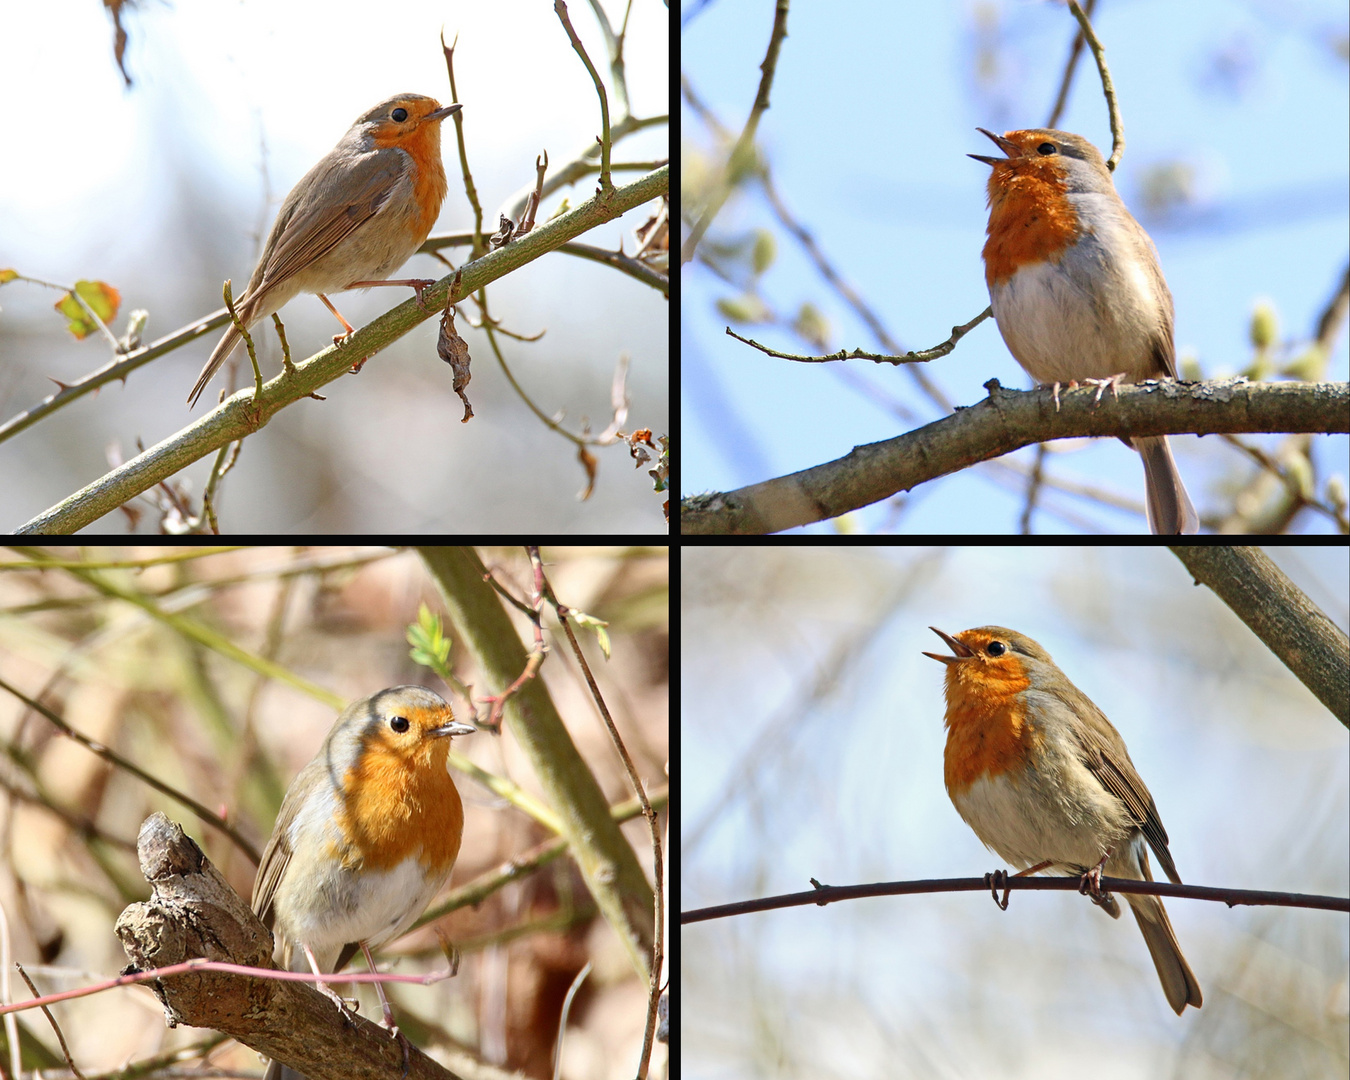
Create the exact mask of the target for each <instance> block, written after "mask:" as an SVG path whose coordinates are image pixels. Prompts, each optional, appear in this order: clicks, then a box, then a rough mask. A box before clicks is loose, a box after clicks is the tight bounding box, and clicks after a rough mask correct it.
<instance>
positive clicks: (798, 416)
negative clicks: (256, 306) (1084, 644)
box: [680, 0, 1350, 640]
mask: <svg viewBox="0 0 1350 1080" xmlns="http://www.w3.org/2000/svg"><path fill="white" fill-rule="evenodd" d="M681 13H682V18H683V24H682V31H681V53H682V55H681V61H680V63H681V75H682V78H683V79H684V80H685V87H686V89H685V91H684V94H683V97H682V101H681V107H682V111H683V116H684V124H683V127H682V138H683V140H684V149H685V154H684V166H683V176H684V184H685V186H686V187H687V188H688V189H689V190H690V191H691V192H692V193H693V198H697V193H698V192H699V190H700V188H699V184H700V181H705V180H706V179H707V175H708V170H709V169H710V168H711V167H712V165H713V164H715V163H716V162H717V161H720V160H721V156H719V155H725V153H726V143H725V141H724V140H725V139H726V138H727V135H726V130H727V129H729V130H730V132H731V133H732V137H734V136H735V135H736V134H739V132H740V130H741V128H742V126H743V125H744V124H745V122H746V117H747V115H748V114H749V111H750V109H751V106H752V103H753V102H754V99H755V92H756V89H757V87H758V85H759V80H760V78H761V73H760V70H759V64H760V63H761V62H762V60H763V59H764V52H765V49H766V47H767V45H768V41H769V37H770V30H771V29H772V25H773V15H774V11H773V5H772V4H768V3H759V4H731V3H702V2H699V0H687V2H686V3H684V4H683V5H682V7H681ZM1093 25H1094V26H1095V27H1096V31H1097V34H1098V36H1099V37H1100V38H1101V39H1102V42H1103V43H1104V45H1105V48H1106V59H1107V62H1108V64H1109V65H1110V68H1111V76H1112V79H1113V81H1114V84H1115V88H1116V93H1117V96H1118V100H1119V105H1120V110H1121V113H1122V115H1123V122H1124V128H1125V132H1124V135H1125V143H1126V145H1125V153H1124V156H1123V158H1122V159H1121V163H1120V167H1119V169H1118V170H1117V172H1116V174H1115V184H1116V187H1117V189H1118V190H1119V191H1120V194H1121V197H1122V198H1123V199H1124V200H1125V203H1126V205H1127V206H1129V208H1130V210H1131V212H1132V213H1133V214H1134V215H1135V216H1136V217H1137V218H1138V219H1139V221H1140V223H1141V224H1142V225H1143V226H1144V228H1145V229H1147V230H1148V232H1149V234H1150V235H1151V236H1152V238H1153V240H1154V243H1155V244H1156V245H1157V247H1158V251H1159V257H1160V259H1161V262H1162V268H1163V272H1164V273H1165V274H1166V276H1167V281H1168V284H1169V286H1170V287H1171V291H1172V295H1173V297H1174V298H1175V301H1176V346H1177V361H1178V364H1179V366H1180V368H1181V371H1182V374H1183V375H1184V377H1185V378H1187V379H1195V378H1206V379H1212V378H1218V377H1222V376H1233V375H1238V374H1241V375H1246V376H1247V377H1248V378H1251V379H1271V378H1293V377H1297V378H1300V379H1305V380H1318V379H1335V380H1343V379H1345V378H1346V362H1347V356H1350V350H1348V349H1347V345H1346V340H1347V339H1346V333H1345V326H1344V323H1345V310H1346V308H1345V305H1346V298H1345V293H1344V291H1343V290H1344V289H1345V288H1346V236H1347V230H1348V229H1350V170H1348V169H1347V162H1350V95H1347V93H1346V74H1347V58H1350V20H1348V18H1347V7H1346V5H1345V4H1344V3H1342V2H1340V0H1309V2H1306V3H1299V4H1272V3H1247V4H1233V3H1226V2H1223V0H1194V2H1192V3H1186V4H1174V3H1169V2H1167V0H1131V2H1130V3H1100V4H1098V5H1097V6H1096V13H1095V15H1094V16H1093ZM1077 28H1078V25H1077V23H1076V22H1075V21H1074V19H1073V17H1072V15H1070V14H1069V11H1068V9H1067V7H1066V6H1065V5H1064V4H1060V3H1026V2H1018V0H979V2H974V0H971V2H966V3H954V4H896V3H878V2H876V0H838V2H835V3H830V4H796V5H793V7H792V9H791V13H790V15H789V18H788V37H787V40H786V41H785V42H784V43H783V48H782V52H781V54H780V56H779V57H778V64H777V69H776V77H775V79H774V84H773V91H772V98H771V100H772V107H771V108H770V109H769V110H768V111H767V112H766V113H765V114H764V115H763V117H762V119H761V121H760V124H759V127H758V129H757V144H756V150H757V153H758V154H759V155H760V161H761V163H762V164H763V166H764V167H765V168H766V169H768V170H769V172H770V176H771V178H772V185H773V192H774V197H773V198H772V199H771V198H769V197H768V196H767V195H766V192H765V185H763V184H761V183H760V182H759V181H758V179H757V174H755V173H753V172H752V171H751V170H749V169H747V170H746V171H745V174H744V176H743V183H742V184H741V185H740V186H738V187H737V188H736V190H735V192H734V193H733V195H732V197H731V198H730V199H729V200H728V201H727V203H726V205H725V206H724V207H723V209H722V211H721V213H720V214H719V215H718V218H717V221H716V222H715V224H714V227H713V229H711V230H710V231H709V233H708V235H707V237H706V238H705V241H704V244H703V246H702V249H701V251H700V256H701V258H702V259H703V260H706V261H702V262H699V263H697V264H692V265H691V266H690V267H689V268H688V269H687V270H686V271H685V273H684V275H683V279H682V281H681V286H682V288H683V289H684V293H683V295H684V297H685V299H686V301H687V302H686V303H685V304H684V307H683V309H682V313H681V330H680V334H681V352H680V365H681V376H682V378H681V384H680V386H681V397H682V404H681V415H682V416H683V417H684V420H685V423H686V425H687V430H688V432H689V435H690V437H689V438H687V439H686V440H685V446H687V447H688V454H687V455H686V457H685V458H684V459H683V461H682V465H683V466H684V468H685V472H684V474H683V493H684V494H692V493H695V492H706V491H710V490H729V489H734V488H738V487H741V486H742V485H745V484H750V483H755V482H757V481H761V480H766V479H769V478H772V477H776V476H782V475H785V474H788V473H791V472H795V471H797V470H799V469H805V468H809V467H811V466H814V465H818V464H821V463H823V462H828V461H833V460H834V459H836V458H839V457H842V456H843V455H845V454H847V453H848V452H849V451H850V450H851V449H852V448H853V447H854V446H855V445H858V444H866V443H872V442H877V441H881V440H884V439H890V438H894V437H895V436H897V435H900V434H902V433H904V432H907V431H912V430H914V429H916V428H918V427H920V426H922V425H924V424H927V423H930V422H932V421H934V420H936V419H938V418H939V417H941V416H944V415H946V414H947V413H948V412H950V410H951V408H952V407H954V406H961V405H973V404H975V403H976V402H978V401H981V400H983V399H984V397H985V396H986V392H985V390H984V387H983V384H984V383H985V382H986V381H987V380H989V379H991V378H997V379H998V380H999V381H1000V382H1001V383H1002V385H1003V386H1005V387H1009V388H1012V389H1018V390H1020V389H1025V388H1027V387H1028V386H1030V380H1029V378H1028V376H1027V375H1026V373H1025V372H1023V370H1022V369H1021V368H1020V367H1019V366H1018V365H1017V363H1016V361H1014V360H1013V358H1012V356H1011V355H1010V354H1009V352H1008V350H1007V348H1006V347H1005V346H1004V344H1003V339H1002V338H1001V337H1000V336H999V332H998V328H997V327H996V326H995V325H994V323H993V321H992V320H987V321H986V322H983V323H981V324H980V325H979V326H977V327H976V328H975V329H974V330H972V331H971V332H970V333H969V334H967V335H966V336H965V337H964V338H963V339H962V340H961V341H960V343H959V344H958V345H957V347H956V349H955V351H954V352H952V353H951V354H950V355H948V356H945V357H942V358H941V359H938V360H935V361H932V362H929V363H926V364H917V365H908V366H906V367H903V368H895V367H892V366H891V365H889V364H872V363H869V362H867V361H850V362H848V363H830V364H799V363H791V362H788V361H784V360H779V359H776V358H774V357H770V356H766V355H764V354H762V353H760V352H757V351H756V350H754V349H751V348H748V347H747V346H745V345H742V344H741V343H740V342H738V341H736V340H734V339H732V338H729V337H727V336H726V333H725V328H726V326H727V325H728V324H730V325H731V327H732V329H734V330H735V331H736V332H738V333H740V334H742V335H744V336H748V337H752V338H754V339H755V340H757V341H759V342H761V343H763V344H765V345H767V346H768V347H770V348H773V349H779V350H782V351H785V352H789V353H806V354H823V353H829V352H834V351H836V350H838V349H841V348H846V349H853V348H855V347H857V348H862V349H865V350H878V349H879V348H880V346H879V341H881V338H880V336H879V328H880V332H883V333H885V334H886V335H888V336H889V338H890V339H891V340H892V341H894V342H895V344H896V347H897V348H898V349H900V350H907V349H927V348H932V347H933V346H936V345H938V344H939V343H941V342H943V341H946V340H947V338H948V337H949V336H950V334H951V332H952V327H953V326H959V325H962V324H964V323H967V322H969V321H970V320H972V319H974V318H975V317H976V316H977V315H979V314H980V312H982V311H983V310H984V309H985V308H986V307H987V306H988V304H989V293H988V290H987V288H986V287H985V281H984V265H983V263H982V262H981V259H980V251H981V248H982V247H983V246H984V241H985V235H984V233H985V226H986V224H987V223H988V211H987V210H986V209H985V188H986V185H987V183H988V180H989V168H988V166H986V165H983V164H981V163H980V162H978V161H972V160H970V158H968V157H966V155H967V154H987V153H989V152H990V151H989V148H990V146H991V145H992V144H991V143H990V142H989V140H988V139H986V138H985V137H984V136H983V135H981V134H980V133H979V132H977V131H976V130H975V128H976V126H977V125H978V126H980V127H985V128H988V129H990V130H991V131H1005V130H1009V129H1015V128H1032V127H1045V126H1047V118H1048V117H1049V116H1050V113H1051V109H1052V106H1053V105H1054V103H1055V101H1056V98H1057V96H1058V94H1059V92H1060V89H1061V86H1062V83H1063V80H1064V73H1065V70H1066V68H1067V66H1068V59H1069V55H1070V45H1071V43H1072V41H1073V37H1074V35H1075V33H1076V32H1077ZM1055 126H1057V127H1059V128H1062V129H1065V130H1068V131H1073V132H1077V133H1078V134H1080V135H1082V136H1084V137H1085V138H1087V139H1089V140H1090V141H1092V142H1093V143H1094V144H1095V145H1096V146H1098V147H1100V148H1102V149H1103V152H1104V153H1106V154H1109V153H1110V145H1111V131H1110V126H1109V123H1108V118H1107V111H1106V105H1105V102H1104V100H1103V97H1102V91H1101V80H1100V77H1099V75H1098V74H1097V68H1096V64H1095V62H1094V61H1093V59H1092V56H1091V54H1090V53H1089V52H1088V51H1087V50H1086V49H1085V50H1084V51H1083V53H1082V56H1081V58H1080V60H1079V62H1078V65H1077V67H1076V69H1075V76H1074V79H1073V82H1072V86H1071V89H1070V92H1069V94H1068V96H1067V103H1066V108H1065V110H1064V111H1063V114H1062V115H1061V116H1060V119H1059V121H1058V123H1057V124H1056V125H1055ZM691 201H692V199H691ZM795 230H801V231H803V232H805V233H806V234H807V235H809V237H810V238H811V240H812V241H813V243H814V245H815V249H818V250H819V252H820V253H821V254H820V258H821V259H823V260H824V261H826V262H827V263H828V265H829V267H830V268H831V269H832V270H833V271H834V272H835V273H836V274H837V275H838V277H839V278H840V279H842V281H843V283H844V285H843V286H836V284H835V283H834V282H832V281H830V280H827V279H826V278H825V275H824V274H823V272H822V270H821V268H820V266H819V265H818V263H817V261H816V259H817V256H816V255H815V251H814V250H812V249H808V248H807V246H806V245H805V244H804V243H803V242H802V241H801V239H800V237H799V236H798V235H797V233H796V231H795ZM846 289H848V290H852V291H851V292H846V291H845V290H846ZM855 296H856V297H857V298H858V300H857V302H855V300H854V297H855ZM1338 297H1339V303H1338V304H1337V303H1335V302H1334V301H1336V300H1337V298H1338ZM861 306H865V309H866V311H867V312H868V313H869V314H870V315H871V316H872V318H873V320H874V321H872V322H869V321H868V320H867V319H865V318H864V316H863V313H862V312H861V311H860V307H861ZM1324 314H1329V324H1328V325H1329V326H1330V327H1331V334H1330V342H1331V347H1330V348H1328V349H1326V350H1323V351H1318V350H1315V349H1314V348H1312V342H1313V340H1314V339H1315V338H1316V336H1317V334H1318V333H1319V329H1320V325H1321V323H1320V321H1321V319H1322V317H1323V315H1324ZM1258 343H1259V344H1258ZM881 351H887V350H884V349H882V350H881ZM1239 441H1240V443H1241V445H1242V446H1245V447H1254V448H1257V449H1259V450H1261V451H1263V452H1265V453H1267V454H1271V455H1274V456H1277V457H1279V458H1280V460H1281V461H1282V462H1284V463H1286V464H1288V466H1289V468H1290V469H1292V470H1294V471H1296V472H1298V473H1299V475H1305V476H1306V477H1307V478H1311V490H1314V491H1316V492H1318V493H1319V494H1320V495H1322V496H1323V497H1324V498H1325V499H1326V500H1327V501H1328V502H1332V503H1339V502H1341V501H1342V500H1340V499H1338V498H1335V497H1333V496H1332V495H1331V494H1330V492H1329V491H1328V490H1327V489H1328V488H1329V487H1332V486H1333V485H1334V486H1336V487H1339V485H1340V484H1341V483H1342V480H1341V478H1343V477H1344V474H1345V471H1346V462H1347V460H1350V442H1347V440H1346V438H1345V437H1344V436H1343V435H1335V436H1317V437H1312V438H1309V439H1302V438H1297V439H1295V438H1286V437H1284V436H1281V435H1244V436H1242V437H1241V439H1240V440H1239ZM1172 445H1173V449H1174V452H1175V454H1176V458H1177V465H1178V468H1179V469H1180V470H1181V474H1182V476H1183V477H1184V478H1185V482H1186V486H1187V488H1188V490H1189V491H1190V495H1191V498H1192V500H1193V501H1194V502H1195V505H1196V509H1197V510H1198V511H1199V512H1200V514H1201V516H1202V517H1205V516H1206V515H1209V522H1210V524H1211V525H1213V524H1214V523H1215V522H1216V521H1219V520H1223V521H1226V522H1227V523H1228V524H1229V525H1230V526H1231V528H1232V529H1233V531H1238V530H1241V531H1258V532H1277V531H1281V530H1283V529H1284V528H1285V527H1286V525H1288V527H1289V528H1290V529H1292V530H1293V531H1298V532H1317V533H1335V532H1337V531H1338V530H1337V523H1336V520H1335V516H1334V515H1333V514H1325V513H1319V512H1311V513H1310V512H1301V513H1299V514H1297V516H1296V517H1295V519H1294V520H1293V521H1292V522H1288V521H1287V520H1286V519H1285V517H1283V516H1282V515H1281V509H1282V506H1281V498H1282V492H1283V490H1284V488H1283V485H1281V484H1266V483H1262V482H1261V481H1260V477H1261V468H1260V465H1259V464H1258V463H1256V462H1254V461H1253V460H1252V458H1251V456H1249V454H1248V453H1247V452H1245V451H1244V450H1243V449H1240V448H1239V446H1238V444H1236V443H1230V442H1228V441H1226V440H1224V439H1222V438H1216V437H1209V438H1204V439H1200V438H1196V437H1194V436H1180V437H1177V438H1174V439H1173V440H1172ZM1051 447H1052V449H1051V451H1050V456H1049V458H1048V460H1046V461H1045V462H1044V473H1045V479H1046V482H1047V485H1048V487H1047V488H1046V489H1043V490H1042V491H1040V493H1039V501H1038V503H1037V510H1038V512H1037V513H1036V514H1035V515H1034V517H1033V519H1032V522H1031V526H1032V531H1035V532H1037V533H1084V532H1090V533H1113V532H1114V533H1122V532H1132V533H1138V532H1145V531H1147V527H1146V525H1145V524H1144V519H1143V491H1144V488H1143V476H1142V470H1141V468H1140V464H1139V459H1138V456H1137V455H1134V454H1131V453H1130V452H1129V451H1127V450H1126V449H1125V447H1123V446H1122V445H1121V444H1120V443H1119V442H1116V441H1114V440H1111V439H1074V440H1059V441H1057V442H1055V443H1053V444H1051ZM1036 455H1037V451H1036V450H1035V449H1034V448H1028V449H1024V450H1020V451H1018V452H1017V453H1016V454H1012V455H1008V456H1005V457H1002V458H999V459H998V460H996V461H992V462H988V463H985V464H982V465H980V466H978V467H976V468H970V469H965V470H963V471H962V472H960V473H958V474H955V475H950V476H944V477H942V478H941V479H940V480H937V481H935V482H931V483H927V484H924V485H922V486H921V487H920V488H918V489H916V490H914V491H912V492H901V493H899V494H897V495H896V496H894V497H893V498H891V499H888V500H885V501H884V502H882V503H878V504H875V505H872V506H869V507H867V508H866V509H863V510H859V511H857V512H855V513H854V514H852V515H849V517H848V518H847V519H845V520H843V521H829V522H821V523H818V524H814V525H810V526H807V528H806V531H810V532H814V533H822V534H829V533H834V532H836V531H847V532H866V533H870V532H882V533H890V532H899V533H929V534H939V535H947V534H969V533H989V532H995V533H1010V532H1016V531H1019V530H1020V529H1021V527H1022V521H1021V516H1022V513H1023V510H1024V508H1025V505H1026V503H1027V501H1028V499H1027V491H1028V485H1029V473H1030V472H1031V470H1032V469H1033V468H1034V467H1035V465H1036V462H1037V456H1036ZM1299 459H1302V460H1299ZM1304 466H1306V469H1304V468H1303V467H1304ZM1230 516H1231V518H1232V519H1233V520H1231V521H1228V518H1229V517H1230ZM1263 526H1264V527H1263ZM934 640H936V639H934Z"/></svg>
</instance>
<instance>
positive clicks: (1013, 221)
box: [967, 128, 1200, 533]
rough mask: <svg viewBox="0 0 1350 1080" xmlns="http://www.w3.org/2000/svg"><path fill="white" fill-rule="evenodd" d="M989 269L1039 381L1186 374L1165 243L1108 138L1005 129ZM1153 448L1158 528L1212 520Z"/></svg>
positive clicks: (992, 177) (1001, 310) (1139, 443)
mask: <svg viewBox="0 0 1350 1080" xmlns="http://www.w3.org/2000/svg"><path fill="white" fill-rule="evenodd" d="M976 130H977V131H981V132H983V133H984V134H985V135H988V136H989V138H991V139H993V140H994V142H995V143H996V144H997V145H998V147H999V149H1000V150H1002V151H1003V152H1004V153H1005V154H1007V155H1008V156H1007V157H1006V158H996V157H981V156H980V155H979V154H970V155H967V156H969V157H973V158H974V159H975V160H976V161H983V162H984V163H985V164H986V165H990V166H992V167H993V171H992V172H991V173H990V174H989V230H988V231H989V240H988V242H987V243H986V244H985V245H984V279H985V282H986V283H987V284H988V286H989V301H990V305H991V306H992V307H993V309H994V319H995V321H997V323H998V329H999V332H1000V333H1001V334H1002V335H1003V340H1004V341H1005V342H1006V343H1007V346H1008V351H1009V352H1010V353H1012V354H1013V358H1014V359H1015V360H1016V361H1017V362H1018V363H1019V364H1021V365H1022V367H1023V368H1025V369H1026V371H1027V373H1028V374H1030V375H1031V377H1032V378H1033V379H1035V380H1036V381H1037V382H1038V383H1045V384H1051V383H1053V384H1055V387H1056V403H1058V386H1059V384H1060V383H1072V382H1089V383H1095V384H1096V385H1097V386H1098V390H1097V396H1098V398H1100V397H1101V388H1102V387H1103V386H1106V385H1109V386H1113V387H1114V386H1115V385H1116V384H1118V383H1121V382H1126V383H1134V382H1139V381H1141V380H1143V379H1163V378H1167V379H1175V378H1176V376H1177V365H1176V348H1175V346H1174V344H1173V340H1172V294H1171V293H1170V292H1168V290H1167V282H1166V281H1165V280H1164V279H1163V275H1162V270H1161V269H1160V268H1159V266H1158V253H1157V251H1156V250H1155V249H1154V247H1153V241H1151V240H1150V239H1149V238H1148V233H1146V232H1144V230H1143V228H1142V227H1141V226H1140V224H1139V222H1137V221H1135V220H1134V218H1133V217H1131V216H1130V212H1129V211H1128V210H1127V209H1125V204H1124V203H1123V202H1121V201H1120V196H1119V195H1117V194H1116V189H1115V185H1114V184H1112V183H1111V174H1110V173H1109V172H1108V171H1107V169H1106V163H1105V162H1104V161H1103V160H1102V156H1101V154H1099V153H1098V152H1097V148H1096V147H1095V146H1093V145H1092V144H1091V143H1090V142H1088V141H1087V140H1086V139H1084V138H1082V137H1081V136H1078V135H1071V134H1070V133H1069V132H1067V131H1049V130H1045V129H1039V128H1038V129H1033V130H1030V131H1009V132H1008V133H1007V134H1005V135H995V134H994V133H993V132H992V131H985V130H984V128H977V129H976ZM1129 441H1130V444H1131V445H1133V446H1134V448H1135V449H1136V450H1138V451H1139V453H1140V455H1141V456H1142V457H1143V459H1144V485H1145V489H1146V494H1147V504H1148V523H1149V528H1150V529H1152V530H1153V532H1155V533H1193V532H1196V531H1198V529H1199V527H1200V523H1199V519H1198V518H1197V517H1196V514H1195V508H1194V507H1193V506H1192V505H1191V500H1190V498H1189V496H1187V494H1186V489H1185V487H1183V486H1182V483H1181V477H1180V475H1178V473H1177V466H1176V462H1175V461H1173V460H1172V451H1171V449H1170V448H1169V447H1168V445H1167V437H1166V436H1165V435H1153V436H1148V437H1146V438H1136V439H1131V440H1129Z"/></svg>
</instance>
